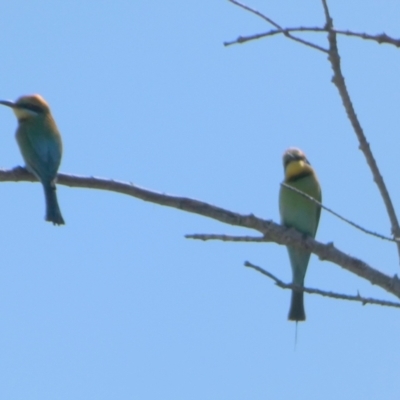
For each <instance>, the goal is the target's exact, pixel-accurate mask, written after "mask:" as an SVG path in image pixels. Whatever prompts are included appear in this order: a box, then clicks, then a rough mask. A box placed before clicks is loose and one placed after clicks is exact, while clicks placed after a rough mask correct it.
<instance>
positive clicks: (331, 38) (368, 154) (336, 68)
mask: <svg viewBox="0 0 400 400" xmlns="http://www.w3.org/2000/svg"><path fill="white" fill-rule="evenodd" d="M322 4H323V7H324V12H325V18H326V29H327V30H328V31H329V33H328V42H329V57H328V59H329V61H330V63H331V66H332V70H333V78H332V82H333V83H334V85H335V86H336V88H337V89H338V91H339V95H340V97H341V98H342V102H343V106H344V108H345V110H346V113H347V116H348V118H349V120H350V122H351V125H352V126H353V130H354V132H355V134H356V136H357V139H358V142H359V143H360V146H359V148H360V150H361V151H362V152H363V154H364V156H365V159H366V161H367V164H368V166H369V168H370V170H371V172H372V176H373V178H374V181H375V183H376V185H377V186H378V189H379V191H380V193H381V196H382V199H383V202H384V204H385V207H386V211H387V213H388V215H389V219H390V222H391V225H392V234H393V236H394V237H395V238H398V237H400V226H399V221H398V219H397V215H396V212H395V210H394V207H393V203H392V200H391V198H390V195H389V192H388V190H387V187H386V184H385V181H384V180H383V177H382V175H381V173H380V171H379V168H378V165H377V163H376V161H375V158H374V156H373V154H372V151H371V148H370V145H369V143H368V141H367V139H366V137H365V134H364V131H363V129H362V127H361V124H360V122H359V120H358V118H357V114H356V112H355V110H354V107H353V103H352V101H351V98H350V95H349V92H348V91H347V86H346V82H345V79H344V76H343V74H342V68H341V60H340V55H339V50H338V47H337V40H336V33H335V32H334V31H332V28H333V20H332V18H331V16H330V14H329V8H328V4H327V2H326V0H322ZM397 250H398V253H399V256H400V243H399V242H397Z"/></svg>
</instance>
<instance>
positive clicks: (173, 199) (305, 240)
mask: <svg viewBox="0 0 400 400" xmlns="http://www.w3.org/2000/svg"><path fill="white" fill-rule="evenodd" d="M0 182H37V179H36V178H35V177H34V176H33V175H32V174H30V173H29V172H28V171H27V170H26V169H25V168H21V167H17V168H14V169H12V170H8V171H7V170H0ZM57 183H58V184H60V185H66V186H69V187H77V188H88V189H100V190H108V191H112V192H115V193H122V194H126V195H128V196H132V197H135V198H138V199H141V200H143V201H148V202H151V203H155V204H159V205H162V206H167V207H173V208H176V209H178V210H182V211H187V212H190V213H194V214H197V215H201V216H203V217H208V218H212V219H214V220H217V221H220V222H222V223H225V224H229V225H234V226H239V227H242V228H248V229H253V230H256V231H258V232H261V233H262V234H263V235H264V236H265V237H266V238H267V240H268V241H270V242H274V243H277V244H280V245H284V246H292V247H294V248H296V249H303V250H307V251H309V252H311V253H314V254H316V255H317V256H318V257H319V258H320V259H321V260H325V261H331V262H332V263H334V264H337V265H339V266H341V267H342V268H344V269H346V270H348V271H350V272H352V273H353V274H355V275H358V276H360V277H362V278H364V279H366V280H368V281H369V282H371V283H372V284H373V285H377V286H379V287H381V288H383V289H384V290H386V291H387V292H389V293H392V294H394V295H395V296H397V297H399V298H400V279H399V278H398V277H397V276H396V275H395V276H393V277H390V276H388V275H386V274H384V273H382V272H380V271H378V270H377V269H375V268H372V267H371V266H370V265H368V264H367V263H365V262H364V261H361V260H359V259H357V258H355V257H351V256H349V255H348V254H347V252H346V253H345V252H342V251H340V250H338V249H337V248H335V247H334V245H333V244H332V243H329V244H324V243H320V242H318V241H316V240H315V239H313V238H312V237H309V236H307V237H305V236H304V235H303V234H302V233H301V232H298V231H296V230H295V229H293V228H286V227H284V226H282V225H279V224H276V223H274V222H273V221H267V220H263V219H261V218H257V217H256V216H254V215H253V214H248V215H243V214H239V213H235V212H233V211H229V210H226V209H223V208H221V207H217V206H214V205H211V204H208V203H205V202H203V201H199V200H195V199H190V198H187V197H179V196H171V195H166V194H163V193H157V192H153V191H150V190H147V189H143V188H141V187H138V186H135V185H133V184H131V183H126V182H118V181H115V180H112V179H104V178H94V177H83V176H76V175H68V174H58V176H57ZM132 212H134V210H132Z"/></svg>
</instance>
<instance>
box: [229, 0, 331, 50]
mask: <svg viewBox="0 0 400 400" xmlns="http://www.w3.org/2000/svg"><path fill="white" fill-rule="evenodd" d="M228 1H229V2H231V3H232V4H235V5H236V6H238V7H241V8H243V9H244V10H246V11H249V12H251V13H252V14H255V15H257V16H258V17H260V18H262V19H263V20H264V21H267V22H268V23H270V24H271V25H272V26H274V27H275V28H277V29H279V30H281V31H282V27H281V26H280V25H279V24H278V23H276V22H275V21H273V20H272V19H271V18H269V17H267V16H266V15H264V14H262V13H260V12H259V11H257V10H254V9H253V8H251V7H249V6H247V5H245V4H242V3H240V2H239V1H237V0H228ZM282 33H283V34H284V35H285V36H286V37H288V38H289V39H292V40H294V41H295V42H299V43H301V44H304V45H305V46H309V47H312V48H313V49H315V50H319V51H322V52H324V53H327V52H328V50H327V49H324V48H323V47H321V46H318V45H317V44H314V43H311V42H309V41H308V40H304V39H301V38H299V37H297V36H293V35H291V34H290V33H289V32H282Z"/></svg>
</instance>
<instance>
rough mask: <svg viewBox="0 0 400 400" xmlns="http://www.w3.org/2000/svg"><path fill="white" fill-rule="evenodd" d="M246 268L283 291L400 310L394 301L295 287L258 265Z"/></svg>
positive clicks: (246, 263)
mask: <svg viewBox="0 0 400 400" xmlns="http://www.w3.org/2000/svg"><path fill="white" fill-rule="evenodd" d="M244 265H245V266H246V267H249V268H253V269H255V270H256V271H258V272H261V273H262V274H263V275H265V276H267V277H268V278H270V279H272V280H273V281H274V282H275V284H276V285H277V286H279V287H280V288H282V289H297V290H300V291H303V292H306V293H310V294H318V295H320V296H324V297H330V298H333V299H340V300H349V301H358V302H361V303H362V305H363V306H364V305H366V304H375V305H378V306H386V307H396V308H400V303H396V302H394V301H387V300H379V299H374V298H371V297H362V296H360V294H359V293H357V296H352V295H348V294H341V293H336V292H327V291H325V290H320V289H311V288H307V287H302V286H298V285H294V284H292V283H284V282H283V281H281V280H280V279H279V278H277V277H276V276H275V275H273V274H271V272H269V271H266V270H265V269H263V268H261V267H258V266H257V265H254V264H252V263H251V262H249V261H246V262H245V263H244Z"/></svg>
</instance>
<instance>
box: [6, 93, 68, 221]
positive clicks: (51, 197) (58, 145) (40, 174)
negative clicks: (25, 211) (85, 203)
mask: <svg viewBox="0 0 400 400" xmlns="http://www.w3.org/2000/svg"><path fill="white" fill-rule="evenodd" d="M0 104H2V105H5V106H7V107H11V108H12V110H13V111H14V113H15V115H16V117H17V119H18V128H17V132H16V135H15V136H16V139H17V143H18V146H19V149H20V151H21V154H22V157H23V159H24V161H25V164H26V168H27V169H28V170H29V171H30V172H32V173H33V174H34V175H35V176H36V177H37V178H38V179H39V180H40V182H41V183H42V185H43V189H44V194H45V199H46V221H50V222H52V223H53V224H55V225H63V224H64V219H63V217H62V215H61V211H60V207H59V205H58V201H57V194H56V183H55V182H56V177H57V171H58V167H59V166H60V162H61V156H62V140H61V135H60V132H59V131H58V129H57V125H56V123H55V121H54V119H53V117H52V115H51V112H50V108H49V106H48V104H47V103H46V101H45V100H44V99H43V97H41V96H40V95H30V96H22V97H20V98H19V99H18V100H17V101H16V102H11V101H8V100H1V101H0Z"/></svg>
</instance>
